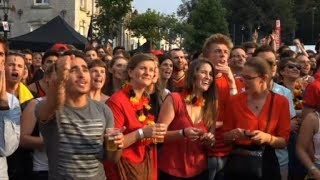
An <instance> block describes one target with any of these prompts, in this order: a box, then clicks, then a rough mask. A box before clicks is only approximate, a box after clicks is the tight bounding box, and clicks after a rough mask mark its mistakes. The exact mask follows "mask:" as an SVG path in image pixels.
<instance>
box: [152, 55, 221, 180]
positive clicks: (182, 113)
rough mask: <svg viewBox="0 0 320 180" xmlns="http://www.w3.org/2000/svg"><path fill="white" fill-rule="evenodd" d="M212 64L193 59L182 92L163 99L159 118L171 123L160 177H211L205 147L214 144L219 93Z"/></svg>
mask: <svg viewBox="0 0 320 180" xmlns="http://www.w3.org/2000/svg"><path fill="white" fill-rule="evenodd" d="M213 70H214V68H213V66H212V64H211V63H210V62H209V61H207V60H206V59H198V60H196V61H193V62H192V63H191V64H190V66H189V68H188V71H187V75H186V86H185V88H184V90H183V91H182V92H181V93H171V94H169V95H168V96H167V98H166V99H165V101H164V102H163V104H162V106H161V110H160V114H159V116H158V122H162V123H164V124H165V125H166V126H167V127H168V129H167V130H168V132H167V134H166V136H165V141H164V143H163V146H162V149H161V154H160V158H159V159H160V160H159V163H158V166H159V169H160V173H159V179H160V180H162V179H164V180H170V179H184V178H188V179H193V180H196V179H199V180H200V179H208V178H209V176H208V170H207V169H208V167H207V155H206V147H208V146H209V147H211V146H213V145H214V141H215V139H214V135H213V134H212V131H213V130H214V125H215V117H216V104H217V101H216V96H215V93H216V92H215V83H214V77H213V74H214V73H213Z"/></svg>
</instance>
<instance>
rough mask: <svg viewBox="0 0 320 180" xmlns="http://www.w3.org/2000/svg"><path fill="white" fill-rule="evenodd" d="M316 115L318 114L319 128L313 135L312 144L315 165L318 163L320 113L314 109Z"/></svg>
mask: <svg viewBox="0 0 320 180" xmlns="http://www.w3.org/2000/svg"><path fill="white" fill-rule="evenodd" d="M315 113H316V115H317V116H318V120H319V128H318V132H317V133H315V134H314V135H313V146H314V147H315V148H314V159H315V163H316V164H317V165H320V114H319V112H317V111H315Z"/></svg>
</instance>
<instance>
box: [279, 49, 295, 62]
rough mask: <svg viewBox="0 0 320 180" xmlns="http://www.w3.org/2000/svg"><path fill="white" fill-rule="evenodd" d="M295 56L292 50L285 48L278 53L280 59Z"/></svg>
mask: <svg viewBox="0 0 320 180" xmlns="http://www.w3.org/2000/svg"><path fill="white" fill-rule="evenodd" d="M295 56H296V53H295V52H294V51H292V50H286V51H283V52H282V53H281V54H280V60H282V59H283V58H295Z"/></svg>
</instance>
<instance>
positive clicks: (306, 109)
mask: <svg viewBox="0 0 320 180" xmlns="http://www.w3.org/2000/svg"><path fill="white" fill-rule="evenodd" d="M315 110H316V109H315V108H312V107H309V106H306V105H304V106H303V109H302V112H301V118H300V122H299V123H300V124H301V123H302V121H303V119H304V118H305V117H307V115H308V114H309V113H311V112H313V111H315Z"/></svg>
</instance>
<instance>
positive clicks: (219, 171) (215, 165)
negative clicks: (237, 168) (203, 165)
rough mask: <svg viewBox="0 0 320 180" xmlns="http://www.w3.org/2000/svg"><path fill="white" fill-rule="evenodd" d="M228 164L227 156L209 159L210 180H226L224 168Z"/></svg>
mask: <svg viewBox="0 0 320 180" xmlns="http://www.w3.org/2000/svg"><path fill="white" fill-rule="evenodd" d="M226 162H227V157H226V156H224V157H209V158H208V170H209V180H223V179H224V166H225V165H226Z"/></svg>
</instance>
